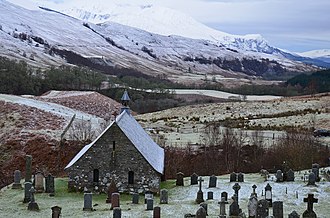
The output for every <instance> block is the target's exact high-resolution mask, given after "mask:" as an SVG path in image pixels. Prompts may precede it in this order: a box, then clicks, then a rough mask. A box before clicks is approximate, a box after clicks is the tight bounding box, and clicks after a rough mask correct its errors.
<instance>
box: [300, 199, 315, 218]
mask: <svg viewBox="0 0 330 218" xmlns="http://www.w3.org/2000/svg"><path fill="white" fill-rule="evenodd" d="M304 202H307V210H305V212H304V213H303V215H302V217H303V218H316V217H317V216H316V213H315V212H314V211H313V204H314V203H317V202H318V199H316V198H314V194H308V197H307V198H304Z"/></svg>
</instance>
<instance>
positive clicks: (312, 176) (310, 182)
mask: <svg viewBox="0 0 330 218" xmlns="http://www.w3.org/2000/svg"><path fill="white" fill-rule="evenodd" d="M315 182H316V176H315V173H313V172H311V173H310V174H309V175H308V183H307V185H315Z"/></svg>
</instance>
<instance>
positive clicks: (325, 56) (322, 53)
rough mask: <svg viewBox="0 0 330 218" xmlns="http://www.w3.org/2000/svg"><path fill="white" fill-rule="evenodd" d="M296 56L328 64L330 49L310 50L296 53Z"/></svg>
mask: <svg viewBox="0 0 330 218" xmlns="http://www.w3.org/2000/svg"><path fill="white" fill-rule="evenodd" d="M298 55H300V56H303V57H309V58H314V59H317V60H321V61H324V62H327V63H330V49H321V50H312V51H307V52H302V53H298Z"/></svg>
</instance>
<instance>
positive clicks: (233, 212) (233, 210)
mask: <svg viewBox="0 0 330 218" xmlns="http://www.w3.org/2000/svg"><path fill="white" fill-rule="evenodd" d="M235 195H236V194H234V196H233V197H232V199H233V203H231V205H230V206H229V216H238V215H239V213H240V209H239V205H238V202H237V199H238V198H237V197H236V196H235Z"/></svg>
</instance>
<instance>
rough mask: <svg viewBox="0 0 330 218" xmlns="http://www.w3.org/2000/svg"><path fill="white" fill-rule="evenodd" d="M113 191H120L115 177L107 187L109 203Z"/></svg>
mask: <svg viewBox="0 0 330 218" xmlns="http://www.w3.org/2000/svg"><path fill="white" fill-rule="evenodd" d="M112 193H118V188H117V186H116V183H115V180H114V179H111V182H110V185H109V187H108V189H107V200H106V201H105V202H106V203H108V204H109V203H111V196H112Z"/></svg>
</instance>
